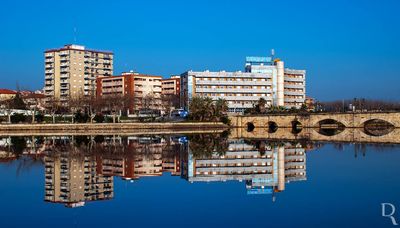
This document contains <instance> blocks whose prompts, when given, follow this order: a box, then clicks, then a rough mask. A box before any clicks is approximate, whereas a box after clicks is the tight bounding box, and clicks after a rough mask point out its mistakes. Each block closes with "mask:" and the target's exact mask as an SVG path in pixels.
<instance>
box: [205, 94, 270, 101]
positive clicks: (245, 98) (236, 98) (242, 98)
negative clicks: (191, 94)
mask: <svg viewBox="0 0 400 228" xmlns="http://www.w3.org/2000/svg"><path fill="white" fill-rule="evenodd" d="M209 97H211V98H213V99H215V100H216V99H218V98H224V99H225V100H228V101H229V100H233V101H258V100H259V99H260V98H261V97H262V98H264V99H266V100H272V98H268V97H266V96H217V95H211V96H209Z"/></svg>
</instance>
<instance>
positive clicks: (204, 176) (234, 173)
mask: <svg viewBox="0 0 400 228" xmlns="http://www.w3.org/2000/svg"><path fill="white" fill-rule="evenodd" d="M189 144H190V142H189ZM189 148H190V147H188V154H187V158H186V161H184V162H183V169H182V172H183V177H184V178H186V179H187V180H188V181H190V182H213V181H222V182H224V181H245V182H246V188H247V193H248V194H267V193H273V192H280V191H283V190H285V184H286V183H288V182H290V181H301V180H306V157H305V149H304V148H301V147H297V146H291V145H279V146H272V147H265V148H263V152H262V153H261V152H260V149H259V148H258V149H257V148H255V147H254V145H250V144H247V143H246V142H245V141H244V140H243V139H235V140H230V142H229V149H228V151H227V152H226V153H224V154H223V155H219V154H218V153H214V154H212V156H211V157H200V158H196V157H195V156H194V155H193V153H192V151H191V150H190V149H189Z"/></svg>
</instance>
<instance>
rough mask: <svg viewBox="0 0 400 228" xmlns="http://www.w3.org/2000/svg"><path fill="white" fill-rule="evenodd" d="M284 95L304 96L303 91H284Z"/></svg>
mask: <svg viewBox="0 0 400 228" xmlns="http://www.w3.org/2000/svg"><path fill="white" fill-rule="evenodd" d="M284 94H285V95H293V96H295V95H304V92H303V91H284Z"/></svg>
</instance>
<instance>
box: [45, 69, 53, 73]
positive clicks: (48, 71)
mask: <svg viewBox="0 0 400 228" xmlns="http://www.w3.org/2000/svg"><path fill="white" fill-rule="evenodd" d="M45 73H46V74H52V73H54V71H53V70H45Z"/></svg>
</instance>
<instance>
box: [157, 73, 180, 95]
mask: <svg viewBox="0 0 400 228" xmlns="http://www.w3.org/2000/svg"><path fill="white" fill-rule="evenodd" d="M161 83H162V94H163V95H176V96H180V93H181V80H180V76H179V75H174V76H171V78H166V79H163V80H161Z"/></svg>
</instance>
